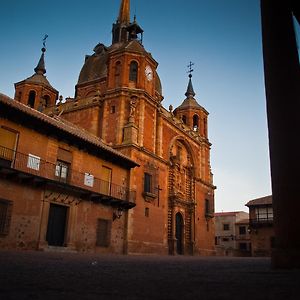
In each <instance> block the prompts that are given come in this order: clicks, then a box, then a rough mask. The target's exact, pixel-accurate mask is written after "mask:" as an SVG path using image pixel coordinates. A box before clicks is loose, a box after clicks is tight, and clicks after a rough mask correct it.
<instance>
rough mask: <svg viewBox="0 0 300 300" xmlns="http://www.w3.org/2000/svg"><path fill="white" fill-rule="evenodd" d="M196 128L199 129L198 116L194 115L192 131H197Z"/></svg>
mask: <svg viewBox="0 0 300 300" xmlns="http://www.w3.org/2000/svg"><path fill="white" fill-rule="evenodd" d="M198 128H199V116H198V115H194V116H193V129H194V131H197V130H198Z"/></svg>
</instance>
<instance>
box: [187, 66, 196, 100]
mask: <svg viewBox="0 0 300 300" xmlns="http://www.w3.org/2000/svg"><path fill="white" fill-rule="evenodd" d="M193 65H194V63H192V62H191V61H190V63H189V64H188V68H189V70H188V73H189V78H190V79H189V84H188V87H187V90H186V93H185V95H186V97H187V98H193V97H195V95H196V94H195V92H194V88H193V84H192V77H193V75H192V73H193V72H194V70H193V69H192V66H193Z"/></svg>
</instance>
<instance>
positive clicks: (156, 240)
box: [0, 0, 215, 255]
mask: <svg viewBox="0 0 300 300" xmlns="http://www.w3.org/2000/svg"><path fill="white" fill-rule="evenodd" d="M142 35H143V29H142V28H141V27H140V25H139V24H138V23H137V21H136V19H135V18H134V20H133V21H131V19H130V1H129V0H122V1H121V4H120V11H119V16H118V18H117V21H116V22H115V23H114V24H113V29H112V44H111V45H109V46H106V45H104V44H102V43H99V44H97V45H96V46H95V48H94V53H93V54H92V55H87V56H86V58H85V62H84V65H83V67H82V69H81V71H80V74H79V79H78V83H77V85H76V87H75V97H74V98H67V99H66V100H65V101H64V100H63V99H62V98H60V99H59V101H57V99H58V92H57V91H56V90H55V89H54V88H53V87H52V86H51V85H50V83H49V82H48V80H47V79H46V77H45V76H44V74H45V72H46V70H45V66H44V54H45V51H46V49H45V48H43V49H42V56H41V59H40V61H39V63H38V65H37V67H36V69H35V74H34V75H33V76H32V77H30V78H27V79H26V80H24V81H21V82H19V83H16V84H15V90H16V92H15V99H14V101H17V102H20V104H23V105H26V106H30V107H31V109H34V110H37V111H39V113H41V114H44V115H45V116H47V118H52V119H53V118H54V119H57V118H58V119H60V120H64V121H63V122H65V123H66V124H70V126H73V127H76V128H80V130H82V134H83V135H84V132H86V134H87V135H88V136H93V137H94V138H95V139H97V140H98V141H99V142H101V143H102V144H103V145H105V146H106V147H108V148H109V149H111V152H110V153H111V155H112V156H113V157H115V159H113V161H114V162H115V160H116V159H118V155H116V153H120V155H121V157H122V158H121V161H122V159H123V160H125V161H126V159H127V160H128V161H130V164H129V165H130V167H128V162H127V163H126V164H125V165H127V170H129V171H128V172H127V173H126V172H125V173H126V174H127V175H126V176H123V177H122V180H123V185H124V186H126V188H128V190H130V191H134V194H135V197H134V205H131V206H126V205H124V203H123V202H115V201H114V202H113V203H114V205H115V207H114V208H117V209H119V210H122V211H123V216H122V217H121V218H120V220H121V219H122V218H123V220H124V221H123V223H122V224H123V225H122V226H124V229H123V231H122V232H124V233H122V235H121V236H120V238H121V239H122V240H123V241H124V243H123V253H129V254H134V253H139V254H141V253H143V254H171V255H175V254H183V255H212V254H214V236H215V232H214V218H213V214H214V190H215V186H214V185H213V177H212V173H211V166H210V147H211V144H210V142H209V139H208V112H207V111H206V110H205V109H204V108H203V107H202V106H201V105H199V103H198V102H197V100H196V99H195V92H194V89H193V85H192V76H191V75H190V76H189V82H188V86H187V90H186V93H185V96H186V98H185V99H184V100H183V102H182V104H181V105H180V106H178V107H177V108H175V109H173V107H172V106H170V107H169V109H165V108H164V107H163V105H162V101H163V95H162V85H161V82H160V78H159V75H158V73H157V67H158V62H156V61H155V59H154V58H153V57H152V55H151V54H150V53H149V52H147V50H146V49H145V48H144V46H143V44H142ZM106 157H110V156H109V155H108V156H107V155H106ZM110 160H111V158H110ZM117 165H119V166H121V167H122V163H120V162H118V163H117ZM118 168H119V167H118ZM125 169H126V168H125ZM94 172H97V171H94ZM99 172H100V173H101V174H100V173H99V174H100V175H99V176H100V177H101V176H102V177H101V178H102V180H104V181H110V176H111V174H110V173H109V172H105V171H103V170H102V171H101V170H99ZM121 173H122V172H121ZM121 173H120V172H117V174H121ZM125 173H124V174H125ZM116 181H117V182H119V183H120V182H121V180H120V178H116ZM102 198H103V197H102ZM102 198H101V199H102ZM101 201H102V200H101ZM48 213H49V212H48V211H47V210H45V214H48ZM0 239H1V237H0ZM0 245H1V244H0ZM77 250H80V246H78V247H77ZM112 251H113V250H112Z"/></svg>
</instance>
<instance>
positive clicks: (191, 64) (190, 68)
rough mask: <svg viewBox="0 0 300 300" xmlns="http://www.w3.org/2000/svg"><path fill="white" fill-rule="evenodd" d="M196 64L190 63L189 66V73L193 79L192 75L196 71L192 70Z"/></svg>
mask: <svg viewBox="0 0 300 300" xmlns="http://www.w3.org/2000/svg"><path fill="white" fill-rule="evenodd" d="M194 65H195V64H194V63H193V62H191V61H190V63H189V64H188V66H187V67H188V71H187V73H189V77H190V78H191V77H192V73H193V72H194V69H192V67H193V66H194Z"/></svg>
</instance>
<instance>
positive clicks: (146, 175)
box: [144, 173, 152, 193]
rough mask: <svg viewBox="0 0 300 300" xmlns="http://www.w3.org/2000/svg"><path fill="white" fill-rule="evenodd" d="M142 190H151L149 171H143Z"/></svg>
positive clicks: (146, 191)
mask: <svg viewBox="0 0 300 300" xmlns="http://www.w3.org/2000/svg"><path fill="white" fill-rule="evenodd" d="M144 192H145V193H151V192H152V176H151V174H149V173H144Z"/></svg>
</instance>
